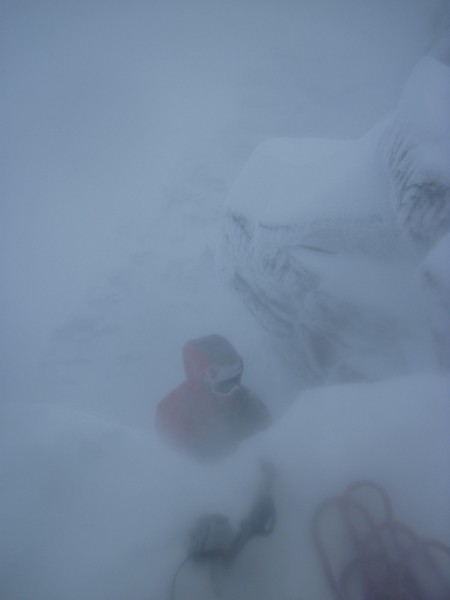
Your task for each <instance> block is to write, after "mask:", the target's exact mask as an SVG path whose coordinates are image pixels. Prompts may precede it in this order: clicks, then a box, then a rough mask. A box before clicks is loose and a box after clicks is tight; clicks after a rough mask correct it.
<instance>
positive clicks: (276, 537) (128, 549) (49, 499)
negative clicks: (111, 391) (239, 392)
mask: <svg viewBox="0 0 450 600" xmlns="http://www.w3.org/2000/svg"><path fill="white" fill-rule="evenodd" d="M449 392H450V380H449V378H448V377H438V376H433V375H429V376H424V377H411V378H409V379H396V380H391V381H385V382H383V383H378V384H355V385H346V386H334V387H327V388H322V389H316V390H314V391H310V392H308V393H305V394H303V395H302V396H301V397H300V398H299V399H298V401H297V402H296V403H295V404H294V405H293V406H292V407H291V408H290V410H289V411H288V412H287V413H286V414H285V415H284V417H283V418H281V419H280V420H279V421H278V422H277V423H276V425H275V426H274V427H273V429H271V430H270V431H267V432H265V433H263V434H261V435H259V436H257V437H255V438H254V439H253V440H252V441H249V442H248V443H247V444H244V445H243V446H242V447H241V449H240V451H239V453H237V454H235V455H233V456H230V457H229V458H228V459H227V460H225V461H223V462H221V463H219V464H215V465H198V464H196V463H194V462H192V461H191V460H190V459H188V458H186V457H184V456H183V455H181V454H177V453H176V452H174V451H172V450H170V449H169V448H168V447H166V445H164V444H163V443H162V442H160V441H158V439H157V438H155V437H153V436H152V435H149V433H148V432H146V431H140V430H136V429H131V428H125V427H121V426H119V425H115V424H110V423H107V422H104V421H101V420H99V419H97V418H94V417H89V416H88V415H86V414H81V413H76V412H73V411H71V410H69V409H67V408H62V407H58V406H55V405H42V406H39V407H34V408H33V409H30V407H29V406H20V407H18V406H16V405H8V404H6V405H3V406H2V407H1V419H0V423H1V426H0V427H1V430H0V434H1V435H0V439H1V445H0V450H1V452H0V469H1V479H2V484H3V491H2V496H1V502H0V511H1V513H0V520H1V522H2V542H1V545H0V554H1V561H0V564H1V576H0V581H1V583H0V591H1V595H2V598H5V599H11V600H12V599H14V600H16V599H19V598H20V599H24V600H25V599H28V598H29V599H30V600H31V598H32V599H33V600H44V599H45V600H57V599H60V598H65V599H66V600H72V599H73V600H79V599H80V598H83V600H115V599H117V600H120V599H123V598H125V597H126V598H128V599H129V600H144V599H146V598H152V599H155V600H165V599H166V598H167V597H168V596H167V594H168V590H169V586H170V582H171V578H172V576H173V573H174V571H175V569H176V567H177V565H178V564H179V563H180V562H181V560H182V558H183V554H184V541H185V537H186V536H187V534H188V531H189V528H190V526H191V525H192V523H193V522H194V520H195V519H196V518H197V517H198V516H200V515H202V514H204V513H209V512H220V513H223V514H225V515H228V516H229V517H230V518H231V519H232V521H233V523H234V524H236V526H237V524H238V522H239V520H240V519H241V518H242V517H243V516H245V513H246V511H247V509H248V507H249V506H250V503H251V501H252V498H253V495H254V492H255V490H256V489H257V486H258V482H259V473H258V461H259V459H260V458H261V457H264V458H266V459H269V460H270V461H272V462H273V464H274V465H275V466H276V467H277V470H278V475H277V484H276V494H275V499H276V505H277V510H278V519H277V526H276V529H275V531H274V533H273V534H272V536H271V537H270V538H261V539H258V540H254V541H252V542H250V543H249V544H248V546H246V548H245V549H244V550H243V551H242V553H241V554H240V555H239V556H238V558H237V560H236V562H235V563H234V564H233V566H232V568H231V570H230V571H229V573H228V574H224V575H223V577H222V581H221V583H220V586H221V589H222V594H223V595H222V596H221V597H222V598H224V600H226V599H229V600H232V599H233V600H244V599H245V600H274V598H277V599H279V600H288V599H290V598H293V597H300V596H302V595H303V596H304V597H309V598H320V599H321V600H328V598H330V600H331V597H330V595H329V594H328V591H327V589H326V587H325V585H324V579H323V574H322V573H321V571H320V568H319V565H318V563H317V557H316V554H315V552H314V550H313V547H312V545H311V539H310V526H311V520H312V516H313V512H314V509H315V508H316V507H317V505H318V503H319V502H320V501H322V500H324V499H325V498H328V497H330V496H334V495H336V494H337V493H340V492H341V491H342V490H343V488H344V487H345V486H346V485H348V484H349V483H351V482H352V481H354V480H356V479H367V478H369V479H374V480H375V481H377V482H379V483H381V484H382V485H384V486H385V487H386V489H387V490H388V491H389V493H390V496H391V500H392V503H393V506H394V511H395V514H396V516H397V517H398V518H399V519H401V520H403V521H404V522H406V523H408V524H409V525H410V526H411V527H412V528H413V529H414V530H415V531H416V533H417V534H418V535H420V536H424V537H435V538H437V539H440V540H441V541H444V542H447V543H449V542H450V503H449V502H448V500H449V498H450V469H448V464H449V457H450V437H449V436H448V423H449V422H450V393H449ZM449 569H450V565H449ZM177 590H178V593H179V596H178V598H179V599H180V600H183V599H184V598H186V599H191V598H196V599H200V598H202V599H205V600H206V599H210V598H212V597H213V595H212V592H211V584H210V581H209V578H208V572H207V571H206V569H201V568H196V567H192V566H187V567H186V568H185V569H184V570H183V571H182V572H180V576H179V578H178V580H177Z"/></svg>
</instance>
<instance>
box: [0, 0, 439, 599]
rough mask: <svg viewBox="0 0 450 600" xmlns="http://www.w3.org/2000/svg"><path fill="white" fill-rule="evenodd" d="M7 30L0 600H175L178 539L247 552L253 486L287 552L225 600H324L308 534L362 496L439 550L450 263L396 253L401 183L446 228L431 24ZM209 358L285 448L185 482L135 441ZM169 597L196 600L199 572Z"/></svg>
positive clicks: (362, 15)
mask: <svg viewBox="0 0 450 600" xmlns="http://www.w3.org/2000/svg"><path fill="white" fill-rule="evenodd" d="M0 10H1V11H2V16H1V19H0V21H1V23H2V36H3V37H2V39H3V41H4V48H5V51H3V52H2V53H1V55H0V61H1V67H2V74H3V76H4V77H3V82H4V85H3V88H2V97H1V100H0V102H1V103H2V110H1V111H0V119H1V120H2V131H4V132H5V136H4V141H5V142H6V145H5V152H4V160H3V161H2V167H3V174H4V178H3V180H4V182H5V189H4V194H3V196H2V202H1V211H2V217H1V219H0V228H1V235H0V240H1V244H2V252H1V257H2V265H1V269H2V271H1V281H2V293H3V302H2V306H1V310H2V314H1V319H2V337H1V342H0V358H1V360H0V390H1V392H0V393H1V405H0V478H1V482H2V492H1V494H0V525H1V532H2V534H1V536H0V559H1V560H0V596H1V597H2V599H3V598H4V599H5V600H19V599H20V600H44V599H45V600H61V598H64V599H67V600H72V599H73V600H80V599H83V600H122V599H123V598H127V599H129V600H141V599H142V600H144V599H146V600H147V599H148V598H152V599H154V600H166V599H167V593H168V589H169V586H170V581H171V577H172V576H173V574H174V571H175V569H176V567H177V566H178V564H179V563H180V562H181V560H182V559H183V558H184V538H185V535H186V534H187V532H188V531H189V528H190V527H191V525H192V523H193V522H194V520H195V519H196V518H197V517H198V516H199V515H201V514H204V513H209V512H211V511H214V512H216V511H217V512H222V513H224V514H226V515H228V516H229V517H230V518H231V519H232V521H233V523H234V524H237V523H238V522H239V520H240V519H241V518H242V516H243V515H244V514H245V513H246V510H247V509H248V507H249V506H250V504H251V502H252V499H253V496H254V492H255V490H256V489H257V487H258V484H259V481H260V478H259V472H258V461H259V459H260V458H261V457H265V458H268V459H270V460H272V461H273V463H274V464H275V465H276V467H277V469H278V483H277V488H276V498H275V499H276V505H277V510H278V522H277V528H276V530H275V532H274V534H273V536H272V537H271V538H269V539H260V540H255V541H254V542H252V543H251V544H249V546H248V547H247V548H245V550H244V551H243V552H242V554H241V555H240V556H239V557H238V560H237V561H236V562H235V564H234V565H233V568H232V570H231V571H230V573H229V575H228V576H226V577H224V578H223V580H222V583H221V586H222V591H223V598H224V600H227V599H229V600H231V599H233V600H274V599H275V598H276V599H280V600H291V599H292V598H299V597H301V596H302V595H304V596H305V597H311V598H320V599H322V598H323V600H328V595H327V590H326V589H324V579H323V575H322V573H321V572H320V571H319V569H318V565H317V562H316V560H315V554H314V552H313V549H312V546H311V544H310V542H309V539H308V535H307V533H308V531H309V527H310V522H311V516H312V513H313V511H314V508H315V506H316V505H317V503H318V502H319V501H320V500H322V499H324V498H325V497H328V496H330V495H336V494H338V493H339V492H340V491H342V488H343V487H345V486H346V485H347V484H348V483H350V481H351V480H353V479H354V478H360V477H363V478H369V477H373V478H374V479H377V480H378V481H379V482H380V483H382V484H384V485H385V486H386V488H387V489H388V491H389V493H390V495H391V497H392V500H393V503H394V510H395V511H396V514H397V515H398V516H399V517H400V518H402V519H404V520H405V521H406V522H407V523H408V524H409V525H410V526H411V527H412V528H413V529H414V530H415V531H416V532H417V533H418V534H419V535H421V536H435V537H436V538H438V539H441V540H442V541H445V542H447V543H448V542H449V541H450V532H449V523H450V518H449V512H448V510H449V509H448V507H449V506H450V500H449V499H450V490H449V479H448V472H449V470H448V456H449V446H448V444H449V442H448V440H449V439H450V437H449V435H448V423H449V408H448V398H449V397H450V389H449V388H450V383H449V380H448V375H446V374H445V373H446V370H447V371H448V368H449V366H450V365H449V362H448V361H449V357H450V347H449V345H450V344H449V339H450V322H449V317H448V315H449V314H450V307H449V305H448V298H449V296H448V293H447V290H448V264H449V262H448V260H447V257H448V251H449V243H448V234H445V227H442V222H443V221H442V220H441V218H438V219H434V218H433V214H432V212H431V213H429V219H428V217H427V219H428V220H427V222H429V223H430V227H429V228H427V229H426V230H424V231H421V233H420V236H419V238H420V239H418V237H417V235H416V231H417V228H414V227H412V228H409V225H410V223H409V220H408V212H407V211H406V210H405V208H408V207H410V206H411V202H410V201H411V198H413V195H412V194H411V193H410V190H409V191H408V190H406V192H407V193H405V194H404V196H401V195H399V190H400V192H401V191H402V190H401V177H399V174H400V173H401V170H399V169H396V166H400V167H402V168H403V167H405V168H406V172H407V173H409V171H408V169H409V166H410V164H412V165H413V169H412V171H411V173H413V175H414V178H415V179H414V182H417V181H419V180H422V181H423V180H424V181H428V179H427V178H428V176H429V175H430V174H431V175H432V181H436V180H438V181H439V185H440V186H441V187H440V188H439V189H437V192H439V190H441V192H443V194H442V195H441V196H439V197H440V198H441V199H442V198H444V199H445V198H446V196H445V194H446V191H445V190H446V189H447V188H446V187H445V186H446V185H447V182H448V170H446V164H447V156H448V146H447V142H448V118H449V113H448V111H446V102H447V100H446V98H447V94H448V81H447V76H448V47H447V44H446V43H445V37H444V38H442V40H441V41H440V42H438V43H437V44H433V45H432V42H433V41H434V40H435V38H436V37H437V34H438V33H439V32H442V31H443V28H444V27H445V23H447V24H448V23H449V22H450V19H449V18H450V15H449V11H448V4H447V2H446V1H441V0H397V1H396V2H395V3H380V2H377V1H376V0H371V1H370V2H369V1H368V2H364V3H361V2H360V1H359V0H345V2H339V3H336V2H335V0H320V1H318V0H303V1H302V2H299V3H293V2H291V1H290V0H279V1H277V2H264V3H252V2H245V1H244V2H239V3H226V2H222V3H220V2H219V3H211V2H208V1H203V0H199V1H198V2H192V3H191V2H184V1H181V0H180V1H178V0H176V1H173V2H170V3H164V2H151V3H142V2H139V1H134V0H130V1H129V2H127V3H126V5H125V3H113V4H110V5H108V7H106V6H105V5H104V3H101V2H100V3H98V2H95V0H93V1H92V2H88V3H83V2H81V3H80V2H78V3H74V4H73V6H69V3H59V4H58V6H57V7H56V4H55V3H51V2H46V3H37V2H34V1H29V2H28V1H27V0H25V1H24V2H20V3H18V2H8V0H6V1H4V2H2V3H1V8H0ZM425 54H427V56H426V57H424V55H425ZM446 57H447V58H446ZM446 61H447V62H446ZM377 123H378V125H377ZM365 132H369V133H365ZM288 138H289V139H288ZM397 142H399V144H397ZM393 144H394V145H393ZM396 144H397V145H396ZM402 149H405V150H406V154H405V156H407V158H408V161H406V164H405V163H402V161H401V159H402V156H403V153H402V152H401V151H400V152H397V151H398V150H402ZM254 151H255V153H254V154H253V152H254ZM391 159H394V162H392V160H391ZM248 160H249V162H248V163H247V166H245V164H246V162H247V161H248ZM259 165H261V167H260V166H259ZM239 173H240V175H239ZM233 184H234V188H233V191H232V194H231V196H229V192H230V189H231V188H232V186H233ZM306 184H307V185H306ZM302 185H303V187H304V188H306V187H307V188H308V189H307V190H306V191H307V192H308V194H309V195H310V196H311V198H313V199H314V202H311V203H309V202H306V197H305V193H304V192H305V190H304V189H302ZM253 189H255V190H257V193H255V194H253V193H252V190H253ZM280 190H281V191H282V194H281V193H279V192H280ZM299 190H300V192H299ZM402 193H403V192H402ZM400 196H401V197H400ZM227 197H229V207H230V208H229V213H228V216H229V218H231V221H230V220H228V221H227V220H225V227H224V228H223V227H222V226H223V221H221V218H222V216H223V215H224V214H225V213H226V211H227V207H226V198H227ZM400 200H401V202H400ZM403 201H404V204H402V203H403ZM300 205H301V214H300V212H298V211H297V209H298V208H299V207H300ZM443 206H445V203H444V204H443ZM442 214H443V215H444V217H445V214H446V213H445V211H444V212H443V213H442ZM262 216H264V218H262ZM233 219H235V221H234V222H233ZM444 222H445V219H444ZM412 224H414V223H412ZM224 233H225V234H226V235H231V234H232V237H230V239H229V242H230V243H229V245H228V247H227V252H228V253H229V255H228V257H227V269H230V267H231V269H233V268H235V267H236V265H237V264H238V271H239V272H238V275H239V277H238V278H237V279H236V282H237V284H238V285H237V286H236V287H237V288H238V290H239V291H240V292H241V294H242V295H238V294H236V290H235V289H233V288H232V287H231V286H229V284H228V281H226V280H225V278H223V276H222V273H221V272H218V270H217V264H216V261H215V248H216V246H217V243H218V241H220V240H223V234H224ZM299 239H300V240H301V245H300V244H299V243H298V242H299ZM228 259H230V260H229V262H228ZM250 284H251V285H250ZM242 296H245V297H246V300H247V303H248V305H249V306H250V307H251V308H252V309H253V310H255V311H256V312H257V311H258V307H261V306H263V308H266V307H270V310H268V311H266V310H263V311H260V313H259V317H260V320H257V319H254V318H253V315H251V314H250V313H249V312H248V311H247V308H246V307H245V306H244V304H243V303H242ZM280 297H281V298H280ZM299 299H300V301H299ZM253 300H256V303H255V302H254V303H253V304H252V301H253ZM280 300H281V301H280ZM300 309H301V310H300ZM292 323H295V326H294V327H292ZM261 324H262V325H263V326H264V327H265V328H266V329H269V330H270V333H268V332H267V331H266V329H264V328H263V327H261ZM343 326H344V327H343ZM274 331H275V332H276V333H277V335H275V336H274V335H273V332H274ZM343 331H344V334H343ZM213 332H218V333H222V334H224V335H226V336H227V337H228V338H229V339H230V340H231V341H232V342H233V343H234V344H235V345H236V347H237V349H238V350H239V352H240V353H241V354H242V356H243V357H244V361H245V374H244V382H245V383H246V384H247V385H249V387H251V388H252V389H253V390H254V391H255V392H256V393H258V395H260V396H261V397H262V398H263V399H264V400H265V401H266V403H267V404H268V406H269V408H270V410H271V412H272V414H273V416H274V419H275V425H274V427H273V429H271V430H270V431H267V432H265V433H264V434H263V435H260V436H257V437H255V438H253V439H252V440H249V441H248V442H247V443H245V444H243V445H242V446H241V447H240V449H239V451H238V452H237V453H236V454H234V455H232V456H230V457H229V458H228V459H227V460H225V461H223V462H221V463H216V464H213V465H198V464H196V463H194V462H192V461H191V460H190V459H188V458H187V457H184V456H183V455H180V454H177V453H176V452H175V451H173V450H171V449H170V448H169V447H167V446H166V445H165V444H164V443H163V441H162V440H160V439H158V438H157V437H156V435H155V432H154V429H153V418H154V410H155V407H156V404H157V402H158V401H159V399H160V398H161V397H162V396H163V395H165V394H166V393H167V392H168V391H169V390H170V389H171V388H173V387H174V386H175V385H177V384H178V383H180V381H181V379H182V377H183V370H182V361H181V356H180V348H181V346H182V344H183V343H184V342H185V341H186V340H187V339H189V338H191V337H195V336H197V335H206V334H209V333H213ZM280 332H281V334H282V336H286V333H287V334H288V335H287V337H282V340H283V343H281V347H280V344H279V338H278V333H280ZM289 336H290V337H289ZM286 339H289V340H290V342H289V343H288V344H287V347H286V346H285V345H284V340H286ZM299 339H300V340H304V341H305V342H306V349H305V348H304V347H303V346H302V345H301V344H300V347H299V344H298V340H299ZM330 339H331V344H329V343H328V342H327V340H330ZM292 340H294V343H291V342H292ZM286 350H287V351H286ZM435 353H437V354H438V358H439V359H438V360H436V359H435ZM318 356H320V360H319V361H317V357H318ZM299 364H301V368H299ZM293 365H294V368H292V366H293ZM439 370H440V374H437V373H436V371H439ZM425 371H427V372H428V374H422V375H420V374H418V373H417V372H420V373H423V372H425ZM324 373H325V377H324ZM399 373H403V376H402V377H399ZM361 376H362V378H363V379H364V378H366V379H367V378H368V379H370V380H371V381H369V382H367V381H366V382H365V383H354V380H355V379H356V378H358V377H361ZM339 380H340V381H342V380H345V381H350V382H352V383H348V384H346V385H338V384H337V382H338V381H339ZM319 382H321V383H322V384H323V383H325V384H326V385H320V386H318V385H317V384H318V383H319ZM313 383H314V384H315V385H316V388H315V389H314V390H311V389H306V388H308V387H309V386H310V385H311V384H313ZM301 390H303V391H302V392H301ZM300 392H301V393H300ZM179 583H180V587H179V591H180V592H181V591H183V592H184V596H183V595H181V596H180V597H179V598H177V600H185V599H186V600H188V599H189V598H195V600H211V598H212V597H213V595H212V594H211V589H210V586H209V581H208V576H207V574H206V573H205V572H204V571H203V570H202V569H198V570H196V569H194V568H188V567H187V568H186V570H183V572H182V573H181V574H180V579H179ZM330 600H331V599H330Z"/></svg>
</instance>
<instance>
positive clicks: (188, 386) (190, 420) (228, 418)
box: [156, 335, 270, 458]
mask: <svg viewBox="0 0 450 600" xmlns="http://www.w3.org/2000/svg"><path fill="white" fill-rule="evenodd" d="M183 361H184V370H185V373H186V381H184V382H183V383H182V384H181V385H179V386H178V387H177V388H176V389H175V390H173V391H172V392H171V393H170V394H168V395H167V396H165V397H164V398H163V399H162V400H161V402H160V403H159V405H158V407H157V411H156V425H157V428H158V430H159V431H160V432H161V433H162V434H163V435H164V436H165V437H166V438H169V439H170V440H171V441H172V442H174V443H175V444H176V445H178V446H180V447H182V448H184V449H185V450H187V451H190V452H192V453H194V454H196V455H199V456H204V457H205V458H206V457H211V458H212V457H216V456H218V455H222V454H226V453H227V452H229V451H230V450H231V449H233V448H234V447H235V446H236V444H237V443H239V442H240V441H241V440H242V439H245V438H246V437H248V436H249V435H251V434H253V433H256V432H257V431H259V430H261V429H263V428H264V427H266V426H267V425H268V424H269V422H270V416H269V413H268V411H267V408H266V407H265V405H264V404H263V403H262V402H261V400H259V398H257V397H256V396H255V395H254V394H252V393H251V392H250V391H249V390H248V389H247V388H246V387H244V386H242V385H240V383H239V381H240V376H241V374H242V358H241V357H240V356H239V355H238V354H237V352H236V351H235V349H234V348H233V346H232V345H231V344H230V343H229V342H228V341H227V340H226V339H225V338H223V337H222V336H219V335H211V336H207V337H204V338H198V339H196V340H192V341H190V342H188V343H187V344H185V346H184V347H183ZM221 373H225V374H230V373H231V374H235V375H236V373H237V374H238V376H237V377H236V379H237V384H236V386H235V388H234V389H233V390H232V391H231V392H230V393H228V394H219V393H214V392H213V389H214V388H213V385H211V384H212V383H213V382H214V380H215V378H216V379H217V378H220V376H221Z"/></svg>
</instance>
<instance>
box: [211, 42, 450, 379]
mask: <svg viewBox="0 0 450 600" xmlns="http://www.w3.org/2000/svg"><path fill="white" fill-rule="evenodd" d="M435 55H436V56H428V57H425V58H424V59H423V60H422V61H421V62H420V63H419V64H418V65H417V67H416V69H415V70H414V72H413V74H412V76H411V80H410V81H409V82H408V85H407V86H406V90H405V92H404V94H403V96H402V98H401V101H400V103H399V107H398V110H397V112H396V113H394V114H393V115H391V116H390V117H389V118H387V119H385V120H384V121H383V122H381V123H379V124H378V125H377V126H376V127H375V128H374V129H373V130H372V131H370V132H369V133H367V134H366V135H364V136H363V137H362V138H360V139H358V140H346V141H330V140H317V139H300V140H293V139H278V140H269V141H267V142H265V143H263V144H262V145H261V146H260V147H259V148H257V149H256V151H255V152H254V154H253V156H252V157H251V158H250V160H249V162H248V164H247V165H246V167H245V168H244V170H243V172H242V173H241V175H240V177H239V178H238V179H237V181H236V183H235V185H234V186H233V188H232V190H231V193H230V196H229V199H228V203H227V206H226V210H225V214H224V218H223V227H222V240H221V244H220V252H219V254H220V260H221V264H222V265H223V267H224V270H225V272H226V273H227V275H228V277H230V279H231V280H232V282H233V285H234V287H235V289H236V290H237V291H238V292H239V294H240V295H241V296H242V298H243V300H244V302H245V303H246V305H247V306H248V308H249V309H250V310H251V311H252V312H253V313H254V314H255V316H256V317H257V318H258V319H259V321H260V323H261V324H262V325H263V326H264V327H265V328H266V329H268V330H269V331H271V332H272V333H274V334H275V335H274V339H275V340H277V342H278V343H279V345H280V347H281V349H282V350H283V351H284V354H285V357H286V359H287V360H289V361H290V363H291V364H292V365H293V367H294V369H295V371H296V372H297V373H298V374H299V376H300V377H301V379H302V381H303V382H304V383H305V385H310V384H314V383H318V382H324V381H348V380H356V379H373V378H379V377H383V376H387V375H392V374H395V373H401V372H407V371H409V370H414V369H416V368H417V365H418V364H423V362H424V361H425V362H427V361H428V362H431V361H432V351H431V343H430V338H429V332H427V331H426V326H425V321H426V318H425V313H426V308H425V307H424V294H423V290H422V289H421V285H420V282H419V278H418V277H417V272H416V270H417V265H418V262H419V258H418V257H417V258H416V256H415V254H414V253H413V252H411V248H410V244H409V240H410V239H412V240H413V241H414V243H417V245H418V246H421V247H424V248H426V249H428V248H430V247H431V246H432V245H433V244H434V243H435V242H436V241H437V240H438V239H439V237H441V236H442V235H443V234H444V233H445V231H447V230H448V228H449V226H450V220H449V219H450V196H449V194H450V185H449V183H450V160H449V158H450V157H449V153H448V151H449V149H450V110H449V108H448V107H450V70H449V69H448V66H447V65H446V64H445V63H444V62H442V56H444V57H445V52H444V51H443V50H442V48H441V49H440V50H439V53H438V52H437V50H435ZM422 88H424V89H422Z"/></svg>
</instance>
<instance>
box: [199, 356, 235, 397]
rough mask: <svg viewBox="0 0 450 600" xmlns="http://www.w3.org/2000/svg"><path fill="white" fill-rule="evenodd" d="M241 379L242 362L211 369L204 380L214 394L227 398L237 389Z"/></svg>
mask: <svg viewBox="0 0 450 600" xmlns="http://www.w3.org/2000/svg"><path fill="white" fill-rule="evenodd" d="M241 377H242V362H240V361H239V362H236V363H232V364H226V365H219V366H217V367H211V368H209V369H208V370H207V372H206V374H205V380H206V382H207V383H208V384H209V386H210V387H211V390H212V392H213V393H214V394H217V395H218V396H229V395H230V394H232V393H233V392H234V391H235V390H237V389H238V387H239V385H240V383H241Z"/></svg>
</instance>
